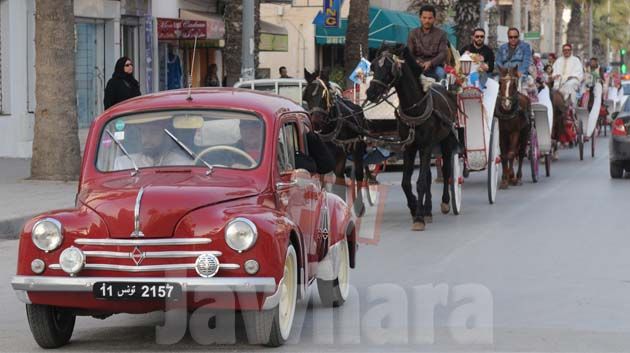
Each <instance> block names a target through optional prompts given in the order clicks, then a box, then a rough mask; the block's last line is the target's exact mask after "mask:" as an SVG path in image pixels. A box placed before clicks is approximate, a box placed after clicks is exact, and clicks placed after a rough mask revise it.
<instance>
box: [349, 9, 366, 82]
mask: <svg viewBox="0 0 630 353" xmlns="http://www.w3.org/2000/svg"><path fill="white" fill-rule="evenodd" d="M369 7H370V3H369V2H368V1H365V0H350V12H349V15H348V31H347V32H346V46H345V49H344V71H345V74H344V77H346V79H347V77H348V76H349V75H350V73H351V72H352V70H354V68H355V67H356V66H357V64H358V63H359V61H360V60H361V49H362V50H363V52H364V53H366V55H367V50H368V32H369V29H370V16H369Z"/></svg>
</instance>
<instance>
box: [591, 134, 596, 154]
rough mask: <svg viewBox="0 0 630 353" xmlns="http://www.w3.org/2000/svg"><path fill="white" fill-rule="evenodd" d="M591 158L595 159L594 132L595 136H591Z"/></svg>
mask: <svg viewBox="0 0 630 353" xmlns="http://www.w3.org/2000/svg"><path fill="white" fill-rule="evenodd" d="M591 157H592V158H595V132H593V136H591Z"/></svg>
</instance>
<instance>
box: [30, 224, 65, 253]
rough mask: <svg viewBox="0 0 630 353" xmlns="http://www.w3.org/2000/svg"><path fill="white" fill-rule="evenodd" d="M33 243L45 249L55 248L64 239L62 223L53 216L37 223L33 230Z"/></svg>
mask: <svg viewBox="0 0 630 353" xmlns="http://www.w3.org/2000/svg"><path fill="white" fill-rule="evenodd" d="M31 238H32V239H33V244H35V246H37V247H38V248H40V249H42V250H44V251H52V250H55V249H57V248H58V247H59V245H61V242H62V241H63V234H61V223H59V221H58V220H56V219H53V218H45V219H42V220H41V221H39V222H37V223H35V225H34V226H33V231H32V232H31Z"/></svg>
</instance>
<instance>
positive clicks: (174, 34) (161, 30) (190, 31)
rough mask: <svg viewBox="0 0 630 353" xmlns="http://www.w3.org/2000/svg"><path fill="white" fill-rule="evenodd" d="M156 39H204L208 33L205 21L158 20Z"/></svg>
mask: <svg viewBox="0 0 630 353" xmlns="http://www.w3.org/2000/svg"><path fill="white" fill-rule="evenodd" d="M157 26H158V39H160V40H163V39H195V37H197V38H198V39H205V38H206V36H207V34H206V33H207V31H208V23H207V22H206V21H194V20H180V19H174V18H158V19H157Z"/></svg>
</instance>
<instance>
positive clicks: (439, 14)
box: [407, 0, 455, 26]
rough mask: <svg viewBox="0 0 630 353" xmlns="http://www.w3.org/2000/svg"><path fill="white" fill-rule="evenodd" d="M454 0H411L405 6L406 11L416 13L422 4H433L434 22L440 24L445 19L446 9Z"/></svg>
mask: <svg viewBox="0 0 630 353" xmlns="http://www.w3.org/2000/svg"><path fill="white" fill-rule="evenodd" d="M454 1H455V0H413V1H411V3H410V4H409V7H408V8H407V11H408V12H415V13H418V11H420V8H421V7H422V5H433V6H434V7H435V24H436V25H437V26H440V25H441V24H443V23H444V22H445V21H446V18H447V15H448V9H449V8H450V7H451V6H452V5H453V2H454Z"/></svg>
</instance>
